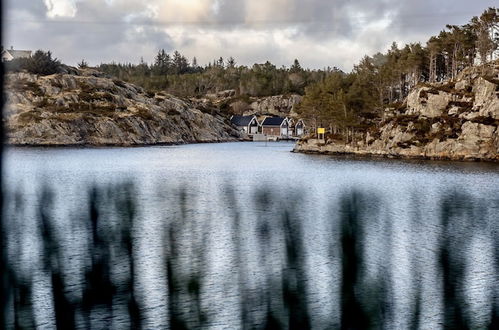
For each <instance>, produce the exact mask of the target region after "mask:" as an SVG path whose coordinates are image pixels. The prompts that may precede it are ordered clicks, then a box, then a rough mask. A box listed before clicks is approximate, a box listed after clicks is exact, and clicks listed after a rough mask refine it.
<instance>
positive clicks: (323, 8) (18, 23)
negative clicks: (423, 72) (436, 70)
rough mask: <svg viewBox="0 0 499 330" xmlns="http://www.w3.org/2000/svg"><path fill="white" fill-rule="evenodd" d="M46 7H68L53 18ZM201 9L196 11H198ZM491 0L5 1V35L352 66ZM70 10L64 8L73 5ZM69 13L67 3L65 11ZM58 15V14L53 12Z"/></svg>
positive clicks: (108, 49)
mask: <svg viewBox="0 0 499 330" xmlns="http://www.w3.org/2000/svg"><path fill="white" fill-rule="evenodd" d="M44 1H50V2H51V3H52V4H55V5H56V6H57V2H59V4H60V3H61V2H64V1H67V2H68V3H71V4H74V6H75V7H74V8H73V9H75V10H74V16H73V15H66V16H65V15H60V16H54V15H52V17H50V15H48V8H47V6H46V5H45V2H44ZM197 4H199V8H196V6H198V5H197ZM495 4H496V1H492V0H473V1H470V0H448V1H438V0H418V1H413V0H380V1H372V0H359V1H353V0H199V1H197V2H194V1H189V2H187V1H186V2H182V1H180V0H169V1H166V0H149V1H144V0H119V1H118V0H115V1H105V0H77V1H75V0H9V1H7V3H6V5H5V9H6V16H5V17H6V21H5V22H6V23H4V24H5V25H4V39H6V42H7V43H8V44H9V45H10V44H12V45H14V46H15V47H17V48H29V49H50V50H52V51H53V52H54V54H55V55H56V56H57V57H59V58H61V59H62V60H64V61H65V62H67V63H69V64H75V63H76V62H77V61H80V60H81V59H82V58H84V59H86V60H87V61H89V62H90V63H94V64H97V63H100V62H108V61H112V60H115V61H131V62H138V61H139V59H140V57H144V59H146V60H149V61H150V60H152V59H153V57H154V54H155V52H156V51H157V50H158V49H160V48H164V49H166V50H167V51H173V50H174V49H179V50H180V51H181V52H183V53H185V54H186V55H187V56H188V57H193V56H196V57H197V58H198V60H199V62H200V63H206V62H208V61H210V60H212V59H213V58H218V57H219V56H223V57H228V56H234V57H236V60H237V61H238V63H240V64H246V65H252V64H253V63H254V62H262V61H265V60H267V59H268V60H270V61H272V62H274V63H275V64H276V65H278V66H280V65H289V64H290V63H292V60H293V59H294V58H299V59H300V60H301V62H302V65H304V66H309V67H319V68H321V67H324V66H333V65H335V66H340V67H342V68H343V69H345V70H349V69H350V68H351V67H352V65H353V64H354V63H356V62H357V61H358V60H359V59H360V58H361V57H362V56H363V55H364V54H372V53H375V52H377V51H384V50H386V49H387V48H388V47H389V45H390V44H391V43H392V41H397V42H399V43H405V42H415V41H421V42H423V43H425V42H426V40H427V39H428V37H429V36H430V35H433V34H436V33H438V32H439V31H440V30H441V29H443V28H444V27H445V24H465V23H467V22H468V21H469V19H470V18H471V17H472V16H474V15H479V14H480V13H481V12H482V11H483V10H484V9H486V8H487V7H489V6H493V5H495ZM71 6H72V5H70V6H69V8H72V7H71ZM65 8H66V7H65ZM52 14H54V13H52Z"/></svg>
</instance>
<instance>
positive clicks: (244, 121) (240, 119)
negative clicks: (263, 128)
mask: <svg viewBox="0 0 499 330" xmlns="http://www.w3.org/2000/svg"><path fill="white" fill-rule="evenodd" d="M230 122H231V123H232V124H233V125H234V126H236V127H237V129H238V130H239V131H241V132H243V133H246V134H248V135H253V134H257V133H258V126H259V124H258V119H257V118H256V116H232V117H231V118H230Z"/></svg>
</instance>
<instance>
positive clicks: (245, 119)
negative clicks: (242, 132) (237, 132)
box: [230, 116, 255, 126]
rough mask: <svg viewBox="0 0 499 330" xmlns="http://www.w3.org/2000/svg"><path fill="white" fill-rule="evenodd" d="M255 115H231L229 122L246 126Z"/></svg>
mask: <svg viewBox="0 0 499 330" xmlns="http://www.w3.org/2000/svg"><path fill="white" fill-rule="evenodd" d="M253 118H255V116H232V118H231V119H230V121H231V123H233V124H234V125H236V126H248V125H249V124H250V123H251V121H252V120H253Z"/></svg>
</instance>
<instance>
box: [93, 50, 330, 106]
mask: <svg viewBox="0 0 499 330" xmlns="http://www.w3.org/2000/svg"><path fill="white" fill-rule="evenodd" d="M98 69H99V70H100V71H103V72H105V73H107V74H110V75H112V76H115V77H117V78H119V79H123V80H126V81H129V82H131V83H135V84H138V85H140V86H142V87H144V88H146V89H148V90H153V91H159V90H162V91H163V90H164V91H167V92H169V93H171V94H174V95H179V96H188V97H192V96H203V95H205V94H207V93H216V92H219V91H222V90H227V89H234V90H236V94H237V95H249V96H270V95H278V94H288V93H298V94H303V93H304V92H305V86H307V85H309V84H311V83H314V82H318V81H321V80H323V79H324V78H325V77H326V76H327V75H328V74H330V73H331V72H339V69H337V68H326V69H323V70H306V69H303V68H302V67H301V65H300V63H299V61H298V60H297V59H295V61H294V63H293V64H292V65H291V66H290V67H285V66H282V67H280V68H278V67H276V66H275V65H274V64H272V63H270V62H268V61H267V62H266V63H263V64H254V65H253V66H251V67H247V66H239V65H237V63H236V61H235V59H234V58H233V57H229V58H228V59H226V60H224V59H223V58H222V57H220V58H219V59H218V60H215V61H213V63H209V64H207V65H205V66H199V65H198V64H197V60H196V58H194V59H193V60H192V61H191V62H189V61H188V60H187V58H186V57H185V56H183V55H181V54H180V52H178V51H175V52H174V53H173V54H172V55H170V54H168V53H167V52H165V50H164V49H162V50H160V51H159V52H158V54H157V55H156V57H155V60H154V63H153V64H147V63H145V62H144V61H141V63H140V64H138V65H135V64H131V63H128V64H122V63H110V64H101V65H100V66H98Z"/></svg>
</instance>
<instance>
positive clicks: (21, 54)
mask: <svg viewBox="0 0 499 330" xmlns="http://www.w3.org/2000/svg"><path fill="white" fill-rule="evenodd" d="M31 53H32V51H31V50H17V49H14V47H12V46H11V47H10V49H4V50H2V62H9V61H12V60H15V59H17V58H30V57H31Z"/></svg>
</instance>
